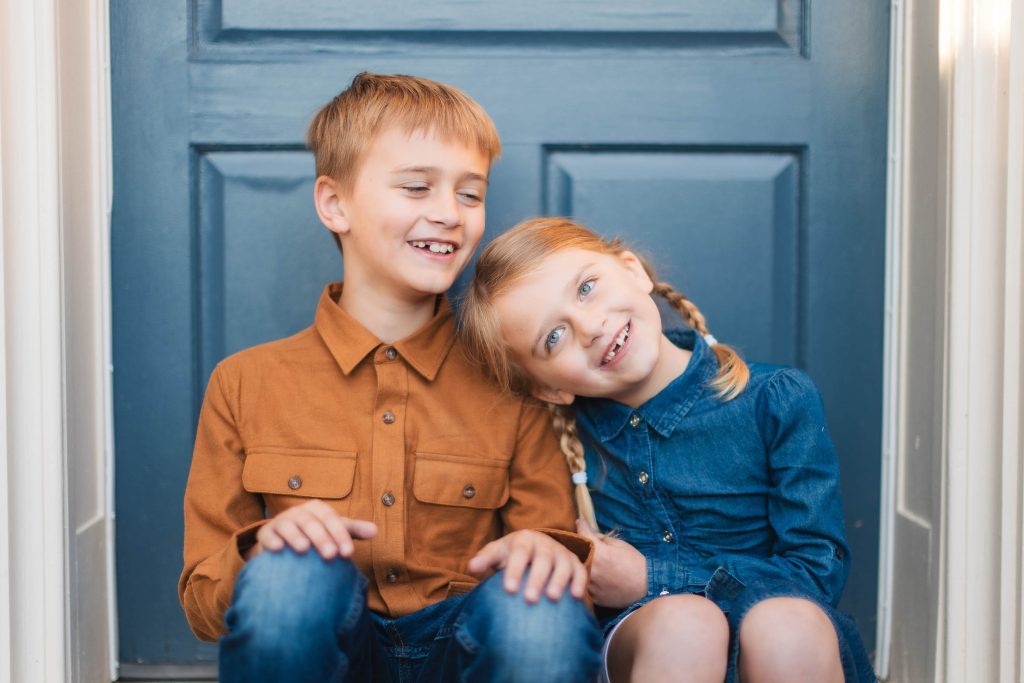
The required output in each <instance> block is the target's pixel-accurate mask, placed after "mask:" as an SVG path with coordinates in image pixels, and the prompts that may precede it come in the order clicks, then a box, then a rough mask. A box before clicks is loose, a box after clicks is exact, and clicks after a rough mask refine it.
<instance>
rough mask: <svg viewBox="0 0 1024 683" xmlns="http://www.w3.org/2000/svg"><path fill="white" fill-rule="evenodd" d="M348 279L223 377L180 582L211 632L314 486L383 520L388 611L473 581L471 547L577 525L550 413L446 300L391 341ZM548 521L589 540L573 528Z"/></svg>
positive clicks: (212, 387)
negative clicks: (497, 365) (502, 387)
mask: <svg viewBox="0 0 1024 683" xmlns="http://www.w3.org/2000/svg"><path fill="white" fill-rule="evenodd" d="M340 294H341V284H340V283H334V284H332V285H329V286H328V287H327V288H326V289H325V291H324V293H323V294H322V295H321V297H320V302H319V305H318V306H317V311H316V319H315V323H314V325H313V326H312V327H309V328H307V329H306V330H304V331H302V332H300V333H298V334H297V335H295V336H293V337H289V338H287V339H282V340H280V341H276V342H271V343H269V344H263V345H261V346H257V347H254V348H251V349H247V350H245V351H242V352H240V353H237V354H235V355H233V356H231V357H229V358H227V359H225V360H224V361H222V362H221V363H220V364H219V365H218V366H217V367H216V369H215V370H214V371H213V374H212V376H211V377H210V382H209V385H208V386H207V390H206V398H205V400H204V402H203V407H202V411H201V413H200V416H199V427H198V432H197V434H196V445H195V452H194V454H193V457H192V469H191V471H190V472H189V478H188V485H187V487H186V489H185V553H184V554H185V568H184V571H183V572H182V574H181V579H180V580H179V583H178V594H179V597H180V599H181V603H182V606H183V607H184V609H185V614H186V617H187V618H188V622H189V624H190V625H191V627H192V630H193V631H194V632H195V634H196V635H197V636H199V637H200V638H203V639H206V640H213V639H216V638H217V637H218V636H219V635H221V634H222V633H223V632H224V630H225V629H224V625H223V615H224V612H225V611H226V610H227V608H228V606H229V605H230V602H231V595H232V591H233V589H234V584H235V579H236V577H237V576H238V572H239V571H240V570H241V568H242V566H243V565H244V563H245V561H244V560H243V558H242V554H241V553H242V552H244V551H245V550H246V549H247V548H248V547H249V546H251V545H252V543H253V542H254V536H255V531H256V530H257V529H258V528H259V526H260V525H261V524H262V523H263V521H264V519H265V517H267V518H269V517H273V516H274V515H276V514H277V513H279V512H281V511H282V510H284V509H287V508H288V507H291V506H293V505H299V504H301V503H303V502H306V501H308V500H309V499H311V498H320V499H323V500H324V501H326V502H327V503H329V504H330V505H331V506H332V507H333V508H334V509H335V510H337V511H338V512H339V513H340V514H342V515H345V516H348V517H353V518H358V519H366V520H371V521H373V522H375V523H376V524H377V526H378V528H379V533H378V535H377V537H376V538H374V539H372V540H369V541H356V544H355V553H354V556H353V560H354V562H355V563H356V565H357V566H358V567H359V568H360V570H361V571H362V572H363V573H364V574H365V575H366V576H367V578H369V580H370V585H369V606H370V609H372V610H374V611H375V612H378V613H380V614H385V615H389V616H391V617H397V616H401V615H404V614H408V613H410V612H414V611H416V610H418V609H421V608H423V607H427V606H428V605H431V604H433V603H435V602H438V601H440V600H442V599H444V598H446V597H448V596H449V595H453V594H456V593H459V592H465V591H466V590H469V589H470V588H471V587H472V586H473V585H475V584H476V582H477V579H476V578H475V577H473V576H470V575H469V574H467V573H466V564H467V562H468V561H469V559H470V558H471V557H472V556H473V555H474V554H475V553H476V552H477V551H478V550H479V549H480V548H482V547H483V546H484V545H485V544H487V543H488V542H490V541H492V540H494V539H496V538H499V537H500V536H503V535H504V534H506V533H508V532H510V531H514V530H516V529H526V528H540V527H554V528H555V529H562V530H568V529H572V528H573V521H574V518H575V512H574V509H573V503H572V493H571V484H570V482H569V476H568V467H567V466H566V464H565V459H564V458H563V457H562V456H561V453H560V451H559V448H558V444H557V441H556V439H555V437H554V434H553V433H552V430H551V426H550V418H549V416H548V413H547V412H546V411H545V410H544V409H543V408H542V407H541V406H539V405H536V404H535V403H533V402H532V401H528V400H523V399H519V398H514V397H511V396H508V395H505V394H502V393H501V392H500V391H499V390H498V389H497V388H495V387H493V386H492V385H491V384H490V383H489V382H487V381H486V380H485V379H484V378H483V377H482V376H481V375H480V373H479V371H478V370H477V368H476V367H475V366H474V365H473V364H472V363H471V362H470V361H468V359H467V358H466V356H465V355H464V352H463V349H462V347H461V346H460V344H459V343H458V342H457V341H456V336H455V327H454V320H453V316H452V312H451V309H450V307H449V305H448V302H447V301H446V300H444V299H442V300H441V302H440V305H439V309H438V312H437V314H436V315H435V316H434V317H433V319H432V320H431V321H430V322H429V323H427V324H426V325H425V326H424V327H422V328H421V329H420V330H418V331H417V332H415V333H414V334H413V335H411V336H410V337H408V338H406V339H403V340H402V341H399V342H396V343H394V344H392V345H390V346H389V345H387V344H382V343H381V342H380V340H378V339H377V338H376V337H374V335H373V334H371V333H370V332H369V331H367V330H366V329H365V328H364V327H363V326H362V325H360V324H359V323H358V322H356V321H355V320H354V319H353V318H351V317H350V316H349V315H348V314H346V313H345V312H344V311H343V310H342V309H341V308H340V307H339V306H338V305H337V303H336V301H337V300H338V297H339V295H340ZM264 506H265V507H266V515H264V509H263V508H264ZM549 533H551V535H553V536H555V537H556V538H558V539H559V540H560V541H562V542H563V543H564V544H565V545H566V546H567V547H569V548H570V549H572V550H573V551H574V552H576V553H577V555H579V556H581V559H582V558H585V557H586V556H587V554H588V553H589V549H590V547H589V542H587V541H585V540H584V539H581V538H580V537H578V536H576V535H575V534H564V533H559V532H558V531H551V532H549ZM310 552H315V551H312V550H311V551H310Z"/></svg>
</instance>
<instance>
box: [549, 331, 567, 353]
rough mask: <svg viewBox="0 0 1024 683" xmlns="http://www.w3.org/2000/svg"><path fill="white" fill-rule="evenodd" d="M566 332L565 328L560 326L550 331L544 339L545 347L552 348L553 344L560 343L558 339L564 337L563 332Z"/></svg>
mask: <svg viewBox="0 0 1024 683" xmlns="http://www.w3.org/2000/svg"><path fill="white" fill-rule="evenodd" d="M564 332H565V328H562V327H559V328H557V329H554V330H551V332H550V333H548V336H547V339H545V340H544V348H546V349H548V350H550V349H551V347H552V346H554V345H555V344H557V343H558V340H559V339H561V338H562V334H563V333H564Z"/></svg>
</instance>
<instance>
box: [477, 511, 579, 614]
mask: <svg viewBox="0 0 1024 683" xmlns="http://www.w3.org/2000/svg"><path fill="white" fill-rule="evenodd" d="M527 566H529V568H530V576H529V578H528V579H527V580H526V588H525V589H524V590H523V597H525V598H526V601H527V602H537V601H538V600H540V594H541V591H542V590H543V591H544V593H545V594H546V595H547V596H548V598H550V599H551V600H558V599H560V598H561V597H562V594H563V593H564V592H565V587H566V586H567V585H568V586H569V587H570V588H569V592H570V593H571V594H572V596H573V597H575V598H582V597H583V593H584V591H586V589H587V570H586V568H584V566H583V563H582V562H580V561H579V558H577V557H576V556H575V555H573V554H572V553H571V552H570V551H569V550H568V549H567V548H566V547H565V546H563V545H562V544H561V543H559V542H558V541H556V540H554V539H553V538H551V537H550V536H548V535H546V534H542V533H540V532H539V531H531V530H529V529H522V530H520V531H513V532H512V533H510V534H508V535H506V536H503V537H501V538H499V539H498V540H496V541H491V542H490V543H488V544H487V545H485V546H484V547H483V548H482V549H481V550H480V552H478V553H477V554H476V555H475V556H474V557H473V559H471V560H470V561H469V566H468V569H469V572H470V573H471V574H483V573H484V572H485V571H487V570H488V569H491V568H494V569H504V570H505V576H504V584H503V585H504V587H505V590H506V591H508V592H509V593H516V592H518V591H519V583H520V581H521V579H522V578H523V573H524V572H525V571H526V568H527ZM545 584H546V585H547V589H546V590H544V586H545Z"/></svg>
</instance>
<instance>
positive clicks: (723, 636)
mask: <svg viewBox="0 0 1024 683" xmlns="http://www.w3.org/2000/svg"><path fill="white" fill-rule="evenodd" d="M642 611H643V612H645V613H646V620H648V621H649V624H650V625H649V626H648V628H653V629H657V630H656V631H655V632H657V633H662V634H664V638H663V640H666V641H671V642H673V643H678V642H683V641H685V642H691V643H697V644H699V645H703V646H708V647H713V646H715V645H719V644H721V645H722V646H723V647H724V646H725V645H726V644H728V642H729V622H728V621H727V620H726V618H725V614H724V613H723V612H722V610H720V609H719V608H718V606H717V605H715V603H713V602H711V601H710V600H708V599H707V598H705V597H703V596H700V595H668V596H665V597H662V598H658V599H657V600H653V601H651V602H649V603H648V604H647V605H645V606H644V607H643V608H642Z"/></svg>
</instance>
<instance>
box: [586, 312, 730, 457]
mask: <svg viewBox="0 0 1024 683" xmlns="http://www.w3.org/2000/svg"><path fill="white" fill-rule="evenodd" d="M665 335H666V336H667V337H668V338H669V340H671V341H672V343H673V344H675V345H676V346H678V347H679V348H681V349H686V350H687V351H692V352H693V355H692V356H690V361H689V363H687V365H686V369H685V370H683V372H682V374H680V375H679V376H678V377H676V378H675V379H674V380H672V381H671V382H670V383H669V385H668V386H667V387H665V388H664V389H662V390H661V391H659V392H658V393H657V394H656V395H654V396H652V397H651V398H650V399H648V400H647V401H646V402H645V403H643V404H642V405H641V406H640V407H638V408H636V409H635V410H634V409H633V408H630V407H629V406H627V405H624V404H622V403H619V402H617V401H613V400H611V399H607V398H578V399H577V400H576V402H575V407H576V410H578V411H580V412H582V413H585V414H586V416H587V418H588V421H589V422H591V424H593V425H594V430H595V431H596V436H597V437H598V438H599V439H600V440H601V441H610V440H611V439H614V438H615V437H616V436H618V434H619V432H621V431H622V430H623V429H624V428H625V427H626V425H627V424H629V421H630V418H631V417H632V416H633V414H634V413H636V414H637V415H639V416H640V418H641V419H642V420H643V421H644V422H646V423H647V424H648V425H650V427H651V429H653V430H654V431H656V432H657V433H658V434H660V435H661V436H662V437H668V436H670V435H671V434H672V432H673V431H674V430H675V428H676V425H677V424H679V421H680V420H682V419H683V418H684V417H685V416H686V414H687V413H688V412H689V411H690V409H691V408H692V407H693V404H694V403H696V402H697V399H699V398H700V397H701V395H702V394H703V393H704V390H705V388H706V387H707V384H708V382H710V381H711V380H712V378H714V376H715V373H717V372H718V358H717V357H716V356H715V354H714V353H713V352H712V351H711V347H710V346H708V345H707V342H705V341H704V338H703V337H701V336H700V335H699V334H697V333H696V332H694V331H693V330H691V329H688V328H681V329H672V330H666V331H665Z"/></svg>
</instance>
